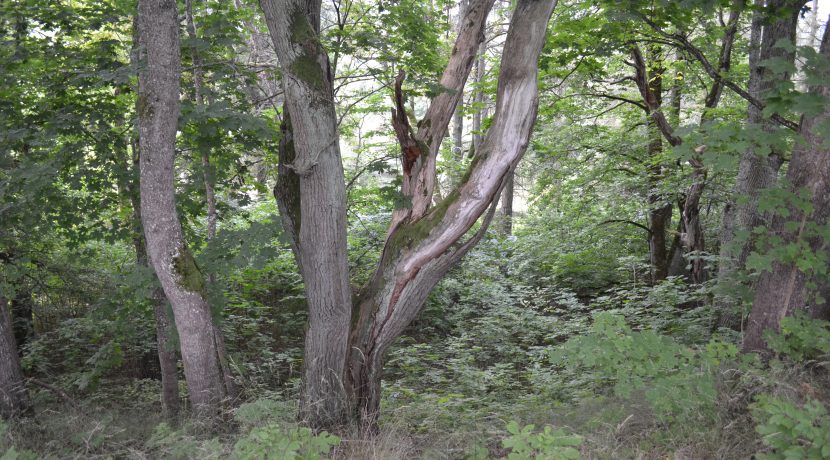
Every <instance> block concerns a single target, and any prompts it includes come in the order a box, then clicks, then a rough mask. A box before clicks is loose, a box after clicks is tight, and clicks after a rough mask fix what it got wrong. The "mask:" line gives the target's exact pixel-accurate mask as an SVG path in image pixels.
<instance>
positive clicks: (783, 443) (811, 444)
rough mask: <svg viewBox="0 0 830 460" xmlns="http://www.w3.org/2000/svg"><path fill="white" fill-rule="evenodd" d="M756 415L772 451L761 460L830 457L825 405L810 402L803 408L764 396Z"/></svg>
mask: <svg viewBox="0 0 830 460" xmlns="http://www.w3.org/2000/svg"><path fill="white" fill-rule="evenodd" d="M752 412H753V415H754V417H755V418H756V419H757V420H758V421H759V425H758V426H757V428H756V430H757V431H758V433H759V434H760V435H761V436H762V439H763V441H764V444H765V445H766V446H768V447H769V448H770V449H772V450H770V451H764V452H759V453H758V454H757V455H756V456H757V458H759V459H762V460H765V459H769V460H772V459H800V458H809V459H813V458H827V457H830V415H828V414H827V409H826V408H825V406H824V404H822V403H821V402H820V401H817V400H809V401H807V402H806V403H804V405H803V406H801V407H799V406H796V405H794V404H792V403H791V402H789V401H786V400H782V399H779V398H775V397H770V396H761V397H759V398H758V401H757V402H756V403H755V404H754V405H753V408H752Z"/></svg>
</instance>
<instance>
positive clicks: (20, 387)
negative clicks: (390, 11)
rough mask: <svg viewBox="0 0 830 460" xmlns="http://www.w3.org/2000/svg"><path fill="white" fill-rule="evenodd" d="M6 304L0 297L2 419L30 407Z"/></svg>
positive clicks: (0, 391)
mask: <svg viewBox="0 0 830 460" xmlns="http://www.w3.org/2000/svg"><path fill="white" fill-rule="evenodd" d="M7 304H8V302H7V301H6V299H5V298H4V297H0V417H2V418H3V419H9V418H12V417H15V416H17V415H20V414H22V413H24V412H26V411H27V410H29V407H30V402H29V394H28V393H27V392H26V387H25V381H24V380H23V371H22V370H21V369H20V357H19V356H18V354H17V345H16V344H15V340H14V331H13V330H12V320H11V316H10V315H9V309H8V305H7Z"/></svg>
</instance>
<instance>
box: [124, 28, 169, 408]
mask: <svg viewBox="0 0 830 460" xmlns="http://www.w3.org/2000/svg"><path fill="white" fill-rule="evenodd" d="M133 29H134V30H133V49H132V50H131V52H130V60H131V61H132V62H133V63H137V62H138V61H139V60H140V59H139V56H138V53H139V49H140V41H141V35H140V33H139V32H140V31H139V27H138V18H136V20H135V21H134V22H133ZM137 109H138V107H136V110H137ZM128 143H129V145H130V147H131V148H132V158H131V160H132V163H130V159H129V158H127V154H126V152H125V155H124V157H125V162H124V165H123V167H124V170H125V171H126V172H127V174H124V176H125V177H129V178H130V179H129V180H127V181H125V182H120V183H119V188H120V189H121V190H119V191H120V192H121V193H122V194H124V195H127V196H128V197H129V200H130V204H131V205H132V213H131V220H132V222H131V224H132V231H133V247H134V248H135V258H136V264H137V265H138V266H140V267H147V268H150V269H152V267H151V266H150V261H149V260H148V257H147V244H146V242H145V240H144V228H143V227H142V225H141V191H140V181H139V175H140V171H139V170H140V164H139V162H140V160H139V158H140V152H139V150H138V140H137V139H136V138H135V136H130V139H129V141H128ZM125 147H126V145H125ZM130 164H132V166H130ZM131 168H132V169H131ZM153 274H154V275H155V272H153ZM156 281H157V282H158V277H156ZM151 301H152V302H153V316H154V319H155V323H156V354H157V356H158V360H159V370H160V371H161V406H162V412H163V413H164V417H165V418H166V419H168V420H174V419H176V418H177V417H178V415H179V370H178V357H177V350H176V346H175V344H174V343H173V341H172V340H171V338H172V337H173V334H174V330H173V327H175V325H174V324H173V319H172V316H171V315H172V312H170V311H169V310H170V309H169V307H168V301H167V297H166V296H165V295H164V290H163V289H162V288H161V285H159V286H158V287H156V288H155V289H153V293H152V296H151Z"/></svg>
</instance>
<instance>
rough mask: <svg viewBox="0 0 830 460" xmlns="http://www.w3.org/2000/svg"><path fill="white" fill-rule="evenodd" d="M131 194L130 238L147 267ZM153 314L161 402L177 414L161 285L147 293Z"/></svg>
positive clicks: (172, 350)
mask: <svg viewBox="0 0 830 460" xmlns="http://www.w3.org/2000/svg"><path fill="white" fill-rule="evenodd" d="M131 197H132V198H133V200H132V201H133V226H134V228H135V229H136V230H137V232H136V233H135V236H134V238H133V245H134V247H135V255H136V263H137V264H138V265H139V266H142V267H148V268H149V267H150V262H149V260H147V247H146V245H145V242H144V234H143V232H142V229H141V214H140V207H141V204H140V202H139V199H138V195H137V194H136V193H132V194H131ZM151 301H152V302H153V315H154V316H155V321H156V348H157V350H156V352H157V353H158V359H159V369H160V370H161V405H162V410H163V412H164V416H165V418H167V419H171V420H172V419H175V418H176V417H177V416H178V415H179V370H178V364H177V363H178V358H177V356H176V347H175V345H174V343H173V340H172V338H173V327H174V325H173V324H172V323H173V321H172V318H171V313H172V312H170V311H168V310H169V307H168V302H167V297H165V295H164V290H163V289H162V288H161V286H158V287H156V288H155V289H153V293H152V295H151Z"/></svg>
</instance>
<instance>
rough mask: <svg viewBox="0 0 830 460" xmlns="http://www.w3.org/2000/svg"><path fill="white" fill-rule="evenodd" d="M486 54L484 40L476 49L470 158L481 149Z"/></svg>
mask: <svg viewBox="0 0 830 460" xmlns="http://www.w3.org/2000/svg"><path fill="white" fill-rule="evenodd" d="M485 38H486V37H485ZM486 52H487V45H486V40H482V42H481V45H479V48H478V60H477V61H476V73H475V81H476V84H477V85H479V88H477V89H476V91H475V95H474V97H473V105H474V108H473V126H472V131H473V145H472V147H471V148H470V156H473V155H475V153H476V152H478V150H479V149H480V148H481V138H482V135H481V122H482V118H484V117H486V115H484V114H485V109H484V108H483V107H481V106H482V105H484V103H485V99H484V91H483V90H482V89H481V84H482V83H483V81H484V73H485V70H486V69H485V67H486V65H487V62H486V61H485V59H484V58H485V53H486Z"/></svg>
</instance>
